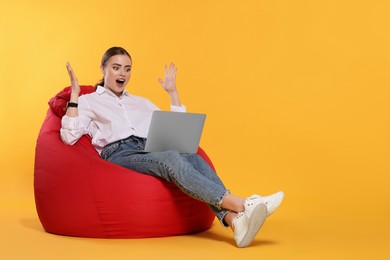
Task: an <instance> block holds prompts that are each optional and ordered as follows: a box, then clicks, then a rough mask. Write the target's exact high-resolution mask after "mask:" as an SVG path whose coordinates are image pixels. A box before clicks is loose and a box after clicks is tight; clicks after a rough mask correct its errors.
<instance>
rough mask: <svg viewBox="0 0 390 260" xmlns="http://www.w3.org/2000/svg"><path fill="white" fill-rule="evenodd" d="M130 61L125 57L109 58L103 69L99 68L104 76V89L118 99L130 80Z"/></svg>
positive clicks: (115, 56)
mask: <svg viewBox="0 0 390 260" xmlns="http://www.w3.org/2000/svg"><path fill="white" fill-rule="evenodd" d="M131 65H132V63H131V60H130V57H129V56H127V55H114V56H112V57H110V58H109V59H108V60H107V61H106V64H105V65H104V67H103V66H102V67H100V69H101V70H102V72H103V74H104V87H105V88H108V89H109V90H111V91H112V92H113V93H114V94H115V95H117V96H118V97H119V96H121V95H122V92H123V90H124V89H125V87H126V85H127V83H128V82H129V80H130V74H131Z"/></svg>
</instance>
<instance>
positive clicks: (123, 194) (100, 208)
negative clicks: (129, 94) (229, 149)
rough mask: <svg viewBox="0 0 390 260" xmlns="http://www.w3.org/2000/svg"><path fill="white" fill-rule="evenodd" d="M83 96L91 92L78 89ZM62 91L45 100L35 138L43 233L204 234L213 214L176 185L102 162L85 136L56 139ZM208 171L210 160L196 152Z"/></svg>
mask: <svg viewBox="0 0 390 260" xmlns="http://www.w3.org/2000/svg"><path fill="white" fill-rule="evenodd" d="M81 89H82V94H85V93H91V92H93V91H94V90H95V88H94V87H92V86H81ZM69 96H70V88H65V89H64V90H63V91H61V92H60V93H59V94H58V95H56V96H55V97H53V98H52V99H51V100H50V101H49V105H50V109H49V110H48V112H47V115H46V118H45V120H44V122H43V125H42V128H41V131H40V133H39V136H38V140H37V145H36V154H35V166H34V192H35V202H36V209H37V213H38V216H39V219H40V221H41V223H42V225H43V227H44V229H45V230H46V231H47V232H50V233H55V234H61V235H69V236H79V237H95V238H141V237H163V236H172V235H181V234H187V233H194V232H200V231H204V230H207V229H209V228H210V227H211V225H212V223H213V220H214V214H213V213H212V211H211V210H210V208H209V207H208V205H207V204H205V203H202V202H200V201H198V200H195V199H193V198H191V197H189V196H187V195H186V194H184V193H183V192H182V191H180V190H179V189H178V188H177V187H176V186H175V185H174V184H172V183H168V182H166V181H164V180H162V179H159V178H155V177H152V176H148V175H144V174H140V173H137V172H135V171H132V170H129V169H126V168H123V167H121V166H118V165H115V164H113V163H110V162H108V161H105V160H103V159H101V158H100V156H99V154H98V153H97V151H96V150H95V148H94V147H93V146H92V144H91V139H90V137H89V136H83V137H82V138H81V139H80V140H79V141H78V142H77V143H76V144H75V145H72V146H69V145H66V144H64V143H63V142H62V141H61V139H60V135H59V129H60V127H61V116H62V115H63V114H64V113H65V110H63V108H64V107H65V106H66V102H67V101H68V100H69ZM198 154H199V155H200V156H202V157H203V158H204V159H205V160H206V161H207V162H208V163H209V164H210V166H211V167H213V165H212V162H211V161H210V159H209V158H208V157H207V155H206V153H205V152H204V151H203V150H202V149H201V148H199V150H198Z"/></svg>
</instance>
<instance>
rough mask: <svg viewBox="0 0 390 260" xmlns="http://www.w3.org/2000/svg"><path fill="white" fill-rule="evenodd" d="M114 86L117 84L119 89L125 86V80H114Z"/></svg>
mask: <svg viewBox="0 0 390 260" xmlns="http://www.w3.org/2000/svg"><path fill="white" fill-rule="evenodd" d="M116 84H117V85H118V86H119V87H123V85H124V84H125V80H124V79H117V80H116Z"/></svg>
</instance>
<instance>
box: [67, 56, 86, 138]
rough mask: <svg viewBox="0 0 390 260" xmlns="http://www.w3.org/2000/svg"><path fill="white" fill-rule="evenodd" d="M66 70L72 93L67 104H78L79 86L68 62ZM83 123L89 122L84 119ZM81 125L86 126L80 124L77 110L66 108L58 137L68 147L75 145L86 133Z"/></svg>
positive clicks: (75, 108)
mask: <svg viewBox="0 0 390 260" xmlns="http://www.w3.org/2000/svg"><path fill="white" fill-rule="evenodd" d="M66 68H67V70H68V74H69V77H70V81H71V84H72V92H71V94H70V100H69V102H73V103H76V104H78V101H79V99H78V98H79V94H80V86H79V84H78V80H77V78H76V76H75V73H74V72H73V69H72V67H71V66H70V64H69V62H68V63H67V64H66ZM85 121H89V119H88V118H86V120H85ZM83 125H88V123H83V122H80V117H79V108H78V107H67V109H66V115H65V116H64V117H63V118H62V120H61V129H60V136H61V139H62V141H63V142H64V143H66V144H69V145H73V144H75V143H76V142H77V141H78V140H79V139H80V137H81V136H82V135H83V134H85V133H86V127H83Z"/></svg>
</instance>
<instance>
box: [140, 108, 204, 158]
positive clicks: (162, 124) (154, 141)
mask: <svg viewBox="0 0 390 260" xmlns="http://www.w3.org/2000/svg"><path fill="white" fill-rule="evenodd" d="M205 120H206V115H205V114H195V113H182V112H168V111H160V110H156V111H154V112H153V114H152V119H151V122H150V127H149V132H148V137H147V140H146V145H145V150H144V151H145V152H162V151H168V150H175V151H178V152H180V153H196V152H197V151H198V146H199V142H200V137H201V135H202V131H203V126H204V122H205Z"/></svg>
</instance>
